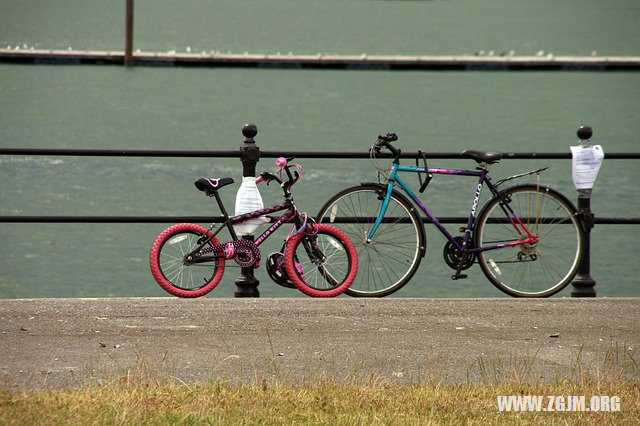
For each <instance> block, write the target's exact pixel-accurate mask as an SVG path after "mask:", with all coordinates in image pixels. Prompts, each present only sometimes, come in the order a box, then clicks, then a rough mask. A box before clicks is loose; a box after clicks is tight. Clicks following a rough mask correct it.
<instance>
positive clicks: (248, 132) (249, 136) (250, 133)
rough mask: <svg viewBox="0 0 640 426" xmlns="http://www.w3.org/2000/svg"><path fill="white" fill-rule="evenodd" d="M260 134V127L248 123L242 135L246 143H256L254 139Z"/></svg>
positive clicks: (243, 128) (243, 127)
mask: <svg viewBox="0 0 640 426" xmlns="http://www.w3.org/2000/svg"><path fill="white" fill-rule="evenodd" d="M257 134H258V126H256V125H255V124H253V123H247V124H245V125H244V126H242V135H243V136H244V137H245V138H246V140H245V143H255V141H254V140H253V138H255V137H256V135H257Z"/></svg>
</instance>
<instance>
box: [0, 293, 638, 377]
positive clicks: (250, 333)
mask: <svg viewBox="0 0 640 426" xmlns="http://www.w3.org/2000/svg"><path fill="white" fill-rule="evenodd" d="M639 302H640V299H638V298H624V299H601V298H596V299H568V298H559V299H534V300H524V299H393V298H388V299H376V300H369V299H352V298H346V297H341V298H338V299H332V300H318V299H213V298H211V299H208V298H201V299H195V300H183V299H177V298H113V299H19V300H7V299H5V300H0V328H1V333H2V334H0V359H2V361H3V362H2V367H0V372H1V374H2V376H3V378H4V383H5V387H9V388H11V389H22V388H39V387H44V386H51V387H62V386H72V387H75V386H85V385H87V384H90V383H95V382H96V381H100V380H112V379H113V378H115V377H118V376H121V375H123V374H126V372H127V371H135V370H136V369H139V368H141V366H144V367H145V368H147V369H149V370H150V371H151V373H152V374H156V375H166V376H170V377H175V378H177V379H179V380H181V381H184V382H190V381H206V380H209V379H211V378H220V377H226V378H227V379H229V380H237V379H240V378H242V379H243V380H248V381H249V382H251V381H253V380H254V379H255V377H260V378H267V379H271V378H273V377H279V378H284V379H292V380H300V379H305V378H306V379H311V378H314V377H331V378H336V379H338V380H351V379H354V378H355V379H364V378H366V377H367V376H369V375H374V376H375V377H377V378H379V379H380V380H389V381H393V382H401V383H405V382H410V381H420V380H427V379H436V380H439V381H443V382H447V383H449V382H453V383H455V382H460V381H466V380H471V381H479V380H480V381H482V380H505V379H509V378H512V379H513V378H518V377H519V378H520V379H523V380H541V381H549V380H553V379H556V378H559V377H567V378H575V377H576V376H579V375H582V374H593V375H595V374H600V376H601V377H602V375H603V374H604V375H606V374H614V373H615V374H620V375H621V376H623V377H627V378H633V379H636V380H637V379H638V378H639V374H638V373H639V372H638V364H637V361H635V362H634V361H633V359H635V360H637V359H638V353H639V352H640V320H639V318H640V304H639Z"/></svg>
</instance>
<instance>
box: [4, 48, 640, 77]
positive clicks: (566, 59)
mask: <svg viewBox="0 0 640 426" xmlns="http://www.w3.org/2000/svg"><path fill="white" fill-rule="evenodd" d="M124 58H125V55H124V52H120V51H89V50H85V51H79V50H35V49H34V50H31V49H28V50H27V49H19V48H18V49H7V48H4V49H0V62H5V63H23V64H29V63H31V64H114V65H122V64H124ZM133 61H134V63H135V65H145V66H191V67H194V66H205V67H215V66H222V67H256V68H329V69H383V70H419V69H424V70H595V71H630V70H640V57H636V56H602V57H582V56H383V55H324V54H317V55H281V54H277V55H266V54H248V53H247V54H233V53H228V54H223V53H211V52H201V53H176V52H138V53H135V54H134V55H133Z"/></svg>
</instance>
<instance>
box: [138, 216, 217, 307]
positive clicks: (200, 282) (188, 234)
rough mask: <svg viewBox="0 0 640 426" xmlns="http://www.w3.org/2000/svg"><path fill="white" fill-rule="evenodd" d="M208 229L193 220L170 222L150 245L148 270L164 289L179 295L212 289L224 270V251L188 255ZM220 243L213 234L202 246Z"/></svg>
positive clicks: (205, 236) (194, 295) (195, 293)
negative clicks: (149, 269)
mask: <svg viewBox="0 0 640 426" xmlns="http://www.w3.org/2000/svg"><path fill="white" fill-rule="evenodd" d="M209 235H211V233H210V232H209V231H208V230H207V229H205V228H203V227H202V226H200V225H196V224H194V223H179V224H177V225H173V226H170V227H169V228H167V229H165V230H164V231H162V232H161V233H160V235H158V236H157V237H156V239H155V241H154V242H153V245H152V246H151V253H150V254H149V265H150V267H151V274H152V275H153V278H154V279H155V280H156V282H157V283H158V284H159V285H160V287H162V288H163V289H164V290H166V291H167V292H169V293H170V294H173V295H174V296H178V297H200V296H203V295H205V294H207V293H209V292H210V291H211V290H213V289H214V288H215V287H216V286H217V285H218V283H219V282H220V280H221V279H222V274H224V260H225V259H224V254H223V253H222V252H217V253H207V254H204V255H203V256H202V258H201V259H197V260H193V259H188V258H187V255H188V254H189V253H191V252H192V251H193V250H195V249H196V248H197V247H198V245H200V243H201V241H202V240H204V239H205V238H207V237H208V236H209ZM218 244H220V243H219V242H218V239H217V238H213V239H212V240H211V241H210V242H209V243H207V245H206V246H205V247H204V249H206V248H207V247H212V246H214V245H218Z"/></svg>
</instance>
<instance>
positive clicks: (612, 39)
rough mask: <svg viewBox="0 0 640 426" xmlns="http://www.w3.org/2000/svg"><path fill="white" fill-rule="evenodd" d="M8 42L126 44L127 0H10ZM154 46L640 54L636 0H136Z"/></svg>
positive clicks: (0, 20) (139, 20) (144, 34)
mask: <svg viewBox="0 0 640 426" xmlns="http://www.w3.org/2000/svg"><path fill="white" fill-rule="evenodd" d="M0 4H1V5H2V6H1V10H0V46H3V47H4V46H5V45H11V46H15V45H22V44H27V45H29V46H35V47H37V48H57V49H66V48H67V47H69V46H71V47H73V48H74V49H95V50H100V49H104V50H122V49H123V47H122V46H123V40H124V29H123V26H124V7H125V1H124V0H118V1H115V0H111V1H104V0H56V1H55V2H46V1H42V0H2V2H1V3H0ZM135 5H136V7H135V47H136V48H139V49H142V50H145V51H167V50H173V49H175V50H177V51H184V50H185V49H186V48H187V47H190V48H191V49H192V50H193V51H202V50H204V51H210V50H215V51H220V52H227V51H232V52H236V53H241V52H244V51H248V52H251V53H277V52H281V53H283V54H287V53H288V52H293V53H295V54H316V53H318V52H323V53H334V54H335V53H339V54H361V53H367V54H370V55H371V54H390V55H397V54H420V55H422V54H424V55H429V54H435V55H447V54H456V55H460V54H473V53H475V52H477V51H480V50H485V51H486V52H488V51H490V50H493V51H494V52H495V53H496V54H499V53H501V52H508V51H510V50H514V51H515V54H516V55H532V54H535V53H536V52H538V51H539V50H543V51H544V52H545V53H549V52H551V53H553V54H556V55H558V54H562V55H581V54H582V55H590V54H591V52H592V51H596V52H597V53H598V54H599V55H639V54H640V45H639V44H638V40H640V26H639V25H638V19H639V18H640V3H639V2H638V1H637V0H612V1H602V0H563V1H557V0H536V1H529V0H483V1H477V0H433V1H429V0H424V1H420V0H413V1H411V0H409V1H403V0H387V1H385V0H322V1H317V0H215V1H208V2H205V1H187V2H185V1H178V0H136V1H135Z"/></svg>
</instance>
